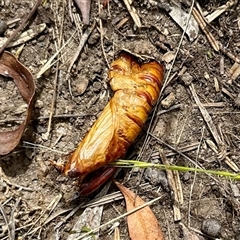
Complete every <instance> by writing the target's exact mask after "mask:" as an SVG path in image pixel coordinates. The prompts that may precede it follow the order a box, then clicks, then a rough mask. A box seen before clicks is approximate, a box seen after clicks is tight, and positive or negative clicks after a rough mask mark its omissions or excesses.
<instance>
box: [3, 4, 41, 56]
mask: <svg viewBox="0 0 240 240" xmlns="http://www.w3.org/2000/svg"><path fill="white" fill-rule="evenodd" d="M41 2H42V0H37V2H36V4H35V5H34V7H33V8H32V10H31V11H30V12H29V14H28V15H27V16H26V17H25V18H24V19H23V21H22V23H21V24H20V25H19V27H18V28H17V29H16V30H15V31H14V32H13V34H12V35H11V36H10V37H9V38H8V39H7V41H6V42H5V43H4V44H3V46H2V47H1V48H0V54H1V53H2V52H3V51H4V49H5V48H6V47H7V45H8V44H9V43H10V42H11V41H12V40H13V39H14V38H15V37H16V36H17V34H18V33H19V32H20V31H21V30H23V29H24V27H25V25H26V23H27V21H28V20H29V19H30V18H31V17H32V15H33V14H34V13H35V11H36V10H37V8H38V7H39V5H40V4H41Z"/></svg>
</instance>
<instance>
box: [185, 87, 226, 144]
mask: <svg viewBox="0 0 240 240" xmlns="http://www.w3.org/2000/svg"><path fill="white" fill-rule="evenodd" d="M189 89H190V91H191V93H192V96H193V98H194V100H195V102H196V104H197V105H198V107H199V110H200V112H201V113H202V116H203V119H204V120H205V122H206V124H207V126H208V128H209V130H210V132H211V134H212V136H213V138H214V140H215V141H216V143H217V145H218V146H221V145H223V142H222V140H221V138H220V136H219V134H218V132H217V128H216V126H215V125H214V123H213V121H212V118H211V116H210V115H209V113H208V111H207V110H206V108H205V107H204V106H203V105H202V103H201V102H200V100H199V98H198V96H197V93H196V91H195V88H194V85H193V84H191V85H190V87H189Z"/></svg>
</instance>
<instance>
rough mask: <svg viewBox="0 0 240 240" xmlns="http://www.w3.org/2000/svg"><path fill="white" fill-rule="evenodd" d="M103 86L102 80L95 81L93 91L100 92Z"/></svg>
mask: <svg viewBox="0 0 240 240" xmlns="http://www.w3.org/2000/svg"><path fill="white" fill-rule="evenodd" d="M101 88H102V84H101V83H100V82H94V83H93V91H94V92H99V91H100V90H101Z"/></svg>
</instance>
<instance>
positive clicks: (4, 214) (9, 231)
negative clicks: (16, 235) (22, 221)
mask: <svg viewBox="0 0 240 240" xmlns="http://www.w3.org/2000/svg"><path fill="white" fill-rule="evenodd" d="M0 212H1V214H2V216H3V220H4V222H5V224H6V225H7V227H8V234H9V237H10V240H14V239H12V238H11V229H10V225H9V223H8V220H7V216H6V213H5V211H4V209H3V207H2V204H1V203H0Z"/></svg>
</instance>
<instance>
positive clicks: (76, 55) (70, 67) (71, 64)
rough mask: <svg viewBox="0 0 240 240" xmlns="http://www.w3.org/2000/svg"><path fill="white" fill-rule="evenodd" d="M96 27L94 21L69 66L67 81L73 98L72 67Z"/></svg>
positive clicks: (84, 34)
mask: <svg viewBox="0 0 240 240" xmlns="http://www.w3.org/2000/svg"><path fill="white" fill-rule="evenodd" d="M95 25H96V22H95V21H94V23H93V24H92V26H90V27H88V28H87V29H86V31H85V32H84V33H83V35H82V38H81V40H80V42H79V45H78V48H77V49H76V53H75V54H74V56H73V58H72V60H71V62H70V65H69V67H68V70H67V72H68V76H67V79H68V87H69V91H70V94H71V96H73V95H72V88H71V82H70V72H71V69H72V66H73V64H74V63H75V62H76V60H77V58H78V56H79V54H80V52H81V51H82V49H83V47H84V45H85V43H86V42H87V40H88V38H89V36H90V34H91V32H92V31H93V29H94V28H95Z"/></svg>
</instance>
